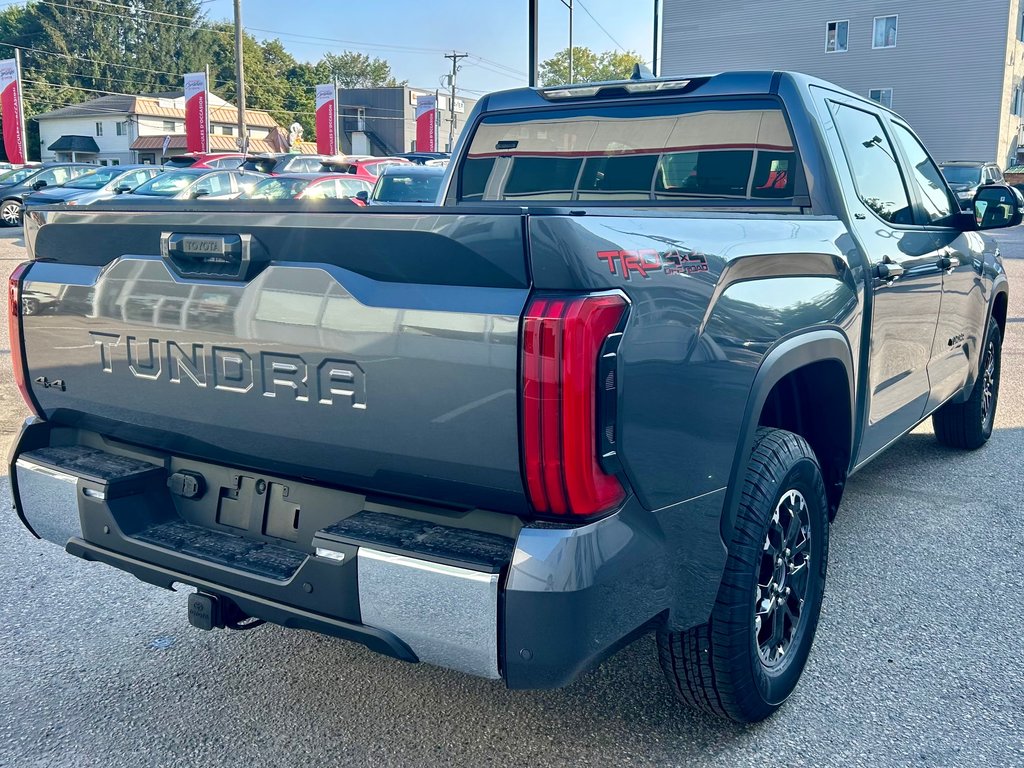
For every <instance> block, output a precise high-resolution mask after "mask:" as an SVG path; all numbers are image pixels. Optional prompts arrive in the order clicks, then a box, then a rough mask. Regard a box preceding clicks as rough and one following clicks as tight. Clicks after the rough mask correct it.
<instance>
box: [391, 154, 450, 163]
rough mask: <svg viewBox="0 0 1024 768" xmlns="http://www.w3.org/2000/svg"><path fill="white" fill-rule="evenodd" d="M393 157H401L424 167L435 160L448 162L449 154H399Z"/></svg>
mask: <svg viewBox="0 0 1024 768" xmlns="http://www.w3.org/2000/svg"><path fill="white" fill-rule="evenodd" d="M395 157H401V158H403V159H405V160H408V161H409V162H410V163H416V164H417V165H426V164H427V163H429V162H432V161H435V160H448V159H450V158H451V154H449V153H448V152H401V153H399V154H397V155H395Z"/></svg>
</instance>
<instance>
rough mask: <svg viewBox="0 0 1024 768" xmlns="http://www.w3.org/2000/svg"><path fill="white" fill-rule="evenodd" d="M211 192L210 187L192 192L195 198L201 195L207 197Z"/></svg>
mask: <svg viewBox="0 0 1024 768" xmlns="http://www.w3.org/2000/svg"><path fill="white" fill-rule="evenodd" d="M209 194H210V190H208V189H197V190H196V191H195V192H193V193H192V199H193V200H195V199H196V198H199V197H206V196H207V195H209Z"/></svg>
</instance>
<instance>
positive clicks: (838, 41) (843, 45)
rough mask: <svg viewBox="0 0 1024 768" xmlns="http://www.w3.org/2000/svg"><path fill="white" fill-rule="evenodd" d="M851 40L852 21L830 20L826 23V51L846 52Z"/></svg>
mask: <svg viewBox="0 0 1024 768" xmlns="http://www.w3.org/2000/svg"><path fill="white" fill-rule="evenodd" d="M849 41H850V22H848V21H830V22H829V23H828V24H826V25H825V53H846V51H847V46H848V44H849Z"/></svg>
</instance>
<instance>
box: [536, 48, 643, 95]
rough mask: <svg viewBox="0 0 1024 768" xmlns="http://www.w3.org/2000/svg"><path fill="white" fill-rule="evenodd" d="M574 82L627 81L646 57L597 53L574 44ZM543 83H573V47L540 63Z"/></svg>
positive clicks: (635, 53)
mask: <svg viewBox="0 0 1024 768" xmlns="http://www.w3.org/2000/svg"><path fill="white" fill-rule="evenodd" d="M572 59H573V61H572V70H573V76H572V82H574V83H600V82H603V81H605V80H625V79H627V78H628V77H629V76H630V75H631V74H632V73H633V67H634V66H635V65H636V64H643V58H642V57H641V56H640V54H639V53H637V52H636V51H624V52H622V53H619V52H617V51H605V52H604V53H594V51H592V50H590V49H589V48H586V47H584V46H576V45H574V46H573V47H572ZM540 82H541V85H562V84H563V83H568V82H569V49H568V48H566V49H564V50H561V51H559V52H558V53H556V54H555V55H554V56H552V57H551V58H550V59H548V60H547V61H545V62H543V63H541V65H540Z"/></svg>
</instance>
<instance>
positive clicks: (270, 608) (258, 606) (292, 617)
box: [66, 539, 419, 662]
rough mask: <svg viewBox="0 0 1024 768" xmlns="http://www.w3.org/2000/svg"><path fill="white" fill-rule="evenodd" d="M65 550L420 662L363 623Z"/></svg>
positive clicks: (111, 555)
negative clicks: (182, 585) (180, 584)
mask: <svg viewBox="0 0 1024 768" xmlns="http://www.w3.org/2000/svg"><path fill="white" fill-rule="evenodd" d="M66 549H67V552H68V554H71V555H74V556H75V557H80V558H82V559H83V560H88V561H92V562H99V563H105V564H106V565H111V566H113V567H115V568H118V569H120V570H122V571H127V572H128V573H130V574H132V575H133V576H135V578H137V579H139V580H140V581H144V582H146V583H147V584H153V585H155V586H158V587H164V588H165V589H173V588H174V587H173V585H174V583H175V582H180V583H182V584H187V585H189V586H192V587H195V588H196V589H201V590H203V591H204V592H209V593H212V594H215V595H221V596H223V597H227V598H229V599H230V600H232V601H233V602H234V603H235V604H236V605H237V606H238V607H239V608H240V609H241V610H242V611H243V612H245V613H246V614H247V615H249V616H253V617H255V618H258V619H265V620H266V621H270V622H273V623H274V624H280V625H281V626H284V627H290V628H292V629H308V630H312V631H314V632H321V633H323V634H325V635H332V636H334V637H340V638H342V639H343V640H351V641H353V642H356V643H360V644H361V645H365V646H366V647H367V648H369V649H370V650H371V651H375V652H377V653H382V654H384V655H386V656H391V657H392V658H395V659H401V660H402V661H409V662H418V661H419V659H418V658H417V657H416V654H415V653H413V652H412V650H411V649H410V648H409V646H408V645H406V644H405V643H403V642H402V641H401V640H400V639H398V638H397V637H395V636H394V635H393V634H391V633H390V632H385V631H383V630H379V629H375V628H373V627H367V626H363V625H361V624H353V623H351V622H347V621H340V620H338V619H333V618H331V617H329V616H323V615H321V614H316V613H312V612H310V611H305V610H302V609H301V608H295V607H294V606H289V605H284V604H282V603H278V602H275V601H273V600H267V599H266V598H263V597H260V596H258V595H253V594H249V593H247V592H242V591H240V590H237V589H231V588H230V587H225V586H223V585H220V584H216V583H214V582H211V581H206V580H204V579H197V578H195V577H194V576H190V575H188V574H186V573H181V572H180V571H174V570H171V569H169V568H162V567H160V566H157V565H152V564H150V563H145V562H142V561H141V560H136V559H135V558H132V557H128V556H126V555H122V554H120V553H118V552H112V551H110V550H107V549H103V548H102V547H97V546H96V545H95V544H91V543H89V542H87V541H85V540H83V539H71V540H70V541H69V542H68V544H67V547H66Z"/></svg>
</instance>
